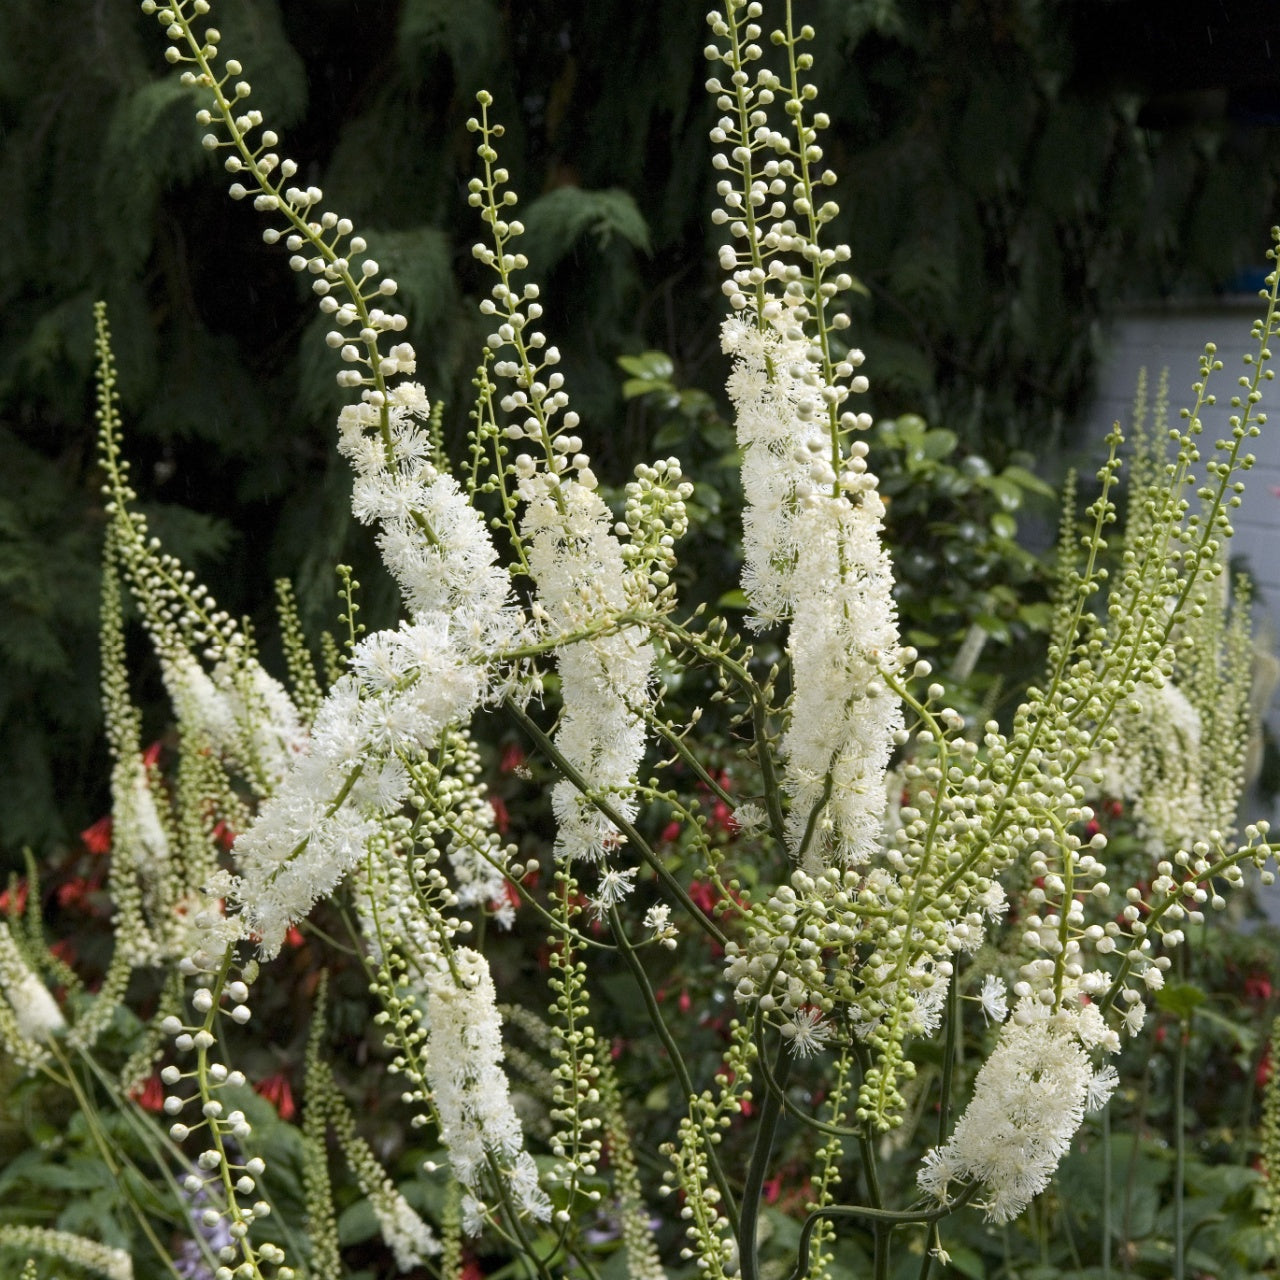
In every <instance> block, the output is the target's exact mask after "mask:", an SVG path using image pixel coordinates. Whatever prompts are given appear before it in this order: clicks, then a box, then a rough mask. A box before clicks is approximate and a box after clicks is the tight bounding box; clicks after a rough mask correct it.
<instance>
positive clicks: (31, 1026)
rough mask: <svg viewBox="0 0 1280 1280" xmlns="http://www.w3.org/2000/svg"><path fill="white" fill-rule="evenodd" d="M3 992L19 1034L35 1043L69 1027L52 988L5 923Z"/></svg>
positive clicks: (1, 934) (0, 960) (1, 928)
mask: <svg viewBox="0 0 1280 1280" xmlns="http://www.w3.org/2000/svg"><path fill="white" fill-rule="evenodd" d="M0 992H2V993H3V995H4V998H5V999H6V1000H7V1001H8V1003H9V1007H10V1008H11V1009H12V1010H13V1017H14V1021H15V1022H16V1023H17V1029H18V1034H19V1035H21V1036H22V1037H23V1038H24V1039H26V1040H30V1041H31V1042H32V1043H33V1044H36V1045H39V1044H42V1043H43V1042H44V1041H45V1040H47V1039H48V1038H49V1037H50V1036H51V1035H53V1034H54V1033H55V1032H57V1031H61V1030H62V1028H63V1027H64V1026H66V1021H65V1019H64V1018H63V1016H62V1011H61V1010H60V1009H59V1008H58V1005H57V1002H56V1001H55V1000H54V998H53V996H51V995H50V994H49V988H48V987H46V986H45V985H44V983H43V982H41V981H40V979H39V978H38V977H36V975H35V974H34V973H32V972H31V970H30V968H28V966H27V962H26V960H25V959H24V958H23V955H22V952H21V951H19V950H18V944H17V943H16V942H15V941H14V940H13V935H12V934H11V933H10V932H9V926H8V925H7V924H4V923H0Z"/></svg>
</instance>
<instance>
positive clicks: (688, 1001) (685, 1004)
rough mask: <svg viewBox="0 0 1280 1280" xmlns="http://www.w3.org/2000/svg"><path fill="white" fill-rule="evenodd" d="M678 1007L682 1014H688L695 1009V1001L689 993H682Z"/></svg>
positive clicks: (677, 1001) (678, 1000)
mask: <svg viewBox="0 0 1280 1280" xmlns="http://www.w3.org/2000/svg"><path fill="white" fill-rule="evenodd" d="M676 1005H677V1007H678V1008H679V1010H680V1012H681V1013H688V1012H689V1010H690V1009H691V1008H693V1000H692V998H691V997H690V995H689V993H688V992H687V991H682V992H681V993H680V996H679V998H678V999H677V1000H676Z"/></svg>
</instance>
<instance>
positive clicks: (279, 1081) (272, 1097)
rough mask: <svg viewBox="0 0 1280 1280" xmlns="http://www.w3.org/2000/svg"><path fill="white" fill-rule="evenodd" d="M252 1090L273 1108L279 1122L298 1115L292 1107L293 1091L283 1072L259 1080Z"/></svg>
mask: <svg viewBox="0 0 1280 1280" xmlns="http://www.w3.org/2000/svg"><path fill="white" fill-rule="evenodd" d="M253 1089H254V1092H255V1093H257V1094H259V1095H260V1096H261V1097H263V1098H266V1100H267V1101H268V1102H269V1103H271V1105H272V1106H273V1107H275V1109H276V1114H277V1115H278V1116H279V1117H280V1119H281V1120H285V1121H289V1120H292V1119H293V1117H294V1116H296V1115H297V1114H298V1109H297V1107H295V1106H294V1105H293V1090H292V1089H291V1088H290V1087H289V1077H288V1076H287V1075H285V1073H284V1072H283V1071H277V1072H276V1074H275V1075H273V1076H268V1077H267V1078H266V1079H265V1080H259V1081H258V1083H257V1084H255V1085H254V1086H253Z"/></svg>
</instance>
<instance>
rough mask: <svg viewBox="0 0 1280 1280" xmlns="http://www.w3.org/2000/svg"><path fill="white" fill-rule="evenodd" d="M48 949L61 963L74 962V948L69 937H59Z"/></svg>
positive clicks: (71, 963)
mask: <svg viewBox="0 0 1280 1280" xmlns="http://www.w3.org/2000/svg"><path fill="white" fill-rule="evenodd" d="M49 950H50V952H51V953H52V954H53V955H55V956H57V957H58V959H59V960H61V961H62V963H63V964H66V965H73V964H75V962H76V949H75V947H74V946H73V945H72V943H71V940H70V939H69V938H59V939H58V940H57V942H55V943H54V944H53V946H51V947H50V948H49Z"/></svg>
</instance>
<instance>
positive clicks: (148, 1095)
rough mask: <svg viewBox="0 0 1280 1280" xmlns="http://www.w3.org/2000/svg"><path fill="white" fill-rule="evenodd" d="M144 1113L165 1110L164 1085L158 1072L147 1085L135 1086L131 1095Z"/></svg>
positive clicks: (151, 1076)
mask: <svg viewBox="0 0 1280 1280" xmlns="http://www.w3.org/2000/svg"><path fill="white" fill-rule="evenodd" d="M129 1097H131V1098H132V1099H133V1100H134V1102H136V1103H137V1104H138V1106H140V1107H141V1108H142V1109H143V1111H163V1110H164V1084H163V1083H162V1082H161V1080H160V1076H159V1075H158V1074H157V1073H156V1072H154V1071H153V1072H152V1073H151V1074H150V1075H149V1076H148V1077H147V1080H146V1083H145V1084H142V1085H134V1087H133V1089H132V1091H131V1092H130V1094H129Z"/></svg>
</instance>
